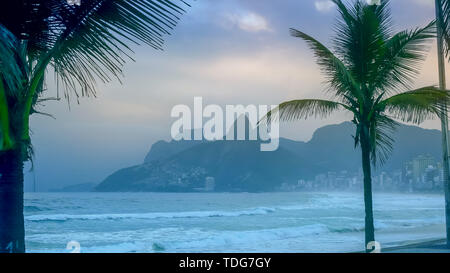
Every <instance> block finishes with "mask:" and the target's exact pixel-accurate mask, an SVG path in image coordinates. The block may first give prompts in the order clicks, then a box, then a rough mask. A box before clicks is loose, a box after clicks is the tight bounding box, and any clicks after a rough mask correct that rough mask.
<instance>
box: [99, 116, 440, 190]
mask: <svg viewBox="0 0 450 273" xmlns="http://www.w3.org/2000/svg"><path fill="white" fill-rule="evenodd" d="M354 130H355V129H354V125H353V124H352V123H350V122H344V123H342V124H338V125H329V126H325V127H322V128H319V129H318V130H317V131H316V132H315V133H314V134H313V137H312V138H311V140H310V141H308V142H302V141H293V140H289V139H284V138H281V139H280V147H279V149H278V150H276V151H274V152H261V151H260V142H259V141H214V142H208V141H184V140H183V141H171V142H165V141H159V142H157V143H155V144H154V145H153V146H152V147H151V149H150V152H149V153H148V154H147V156H146V158H145V162H144V163H143V164H141V165H138V166H133V167H129V168H125V169H122V170H119V171H117V172H115V173H113V174H112V175H110V176H108V177H107V178H106V179H105V180H104V181H103V182H102V183H100V184H99V185H98V186H97V187H96V190H97V191H180V192H186V191H194V190H198V189H200V188H203V187H204V186H205V180H206V179H207V177H213V178H214V181H215V190H216V191H252V192H255V191H271V190H274V189H276V188H279V187H280V185H281V184H283V183H288V184H296V183H297V181H298V180H299V179H310V178H313V177H314V176H315V175H317V174H320V173H326V172H328V171H342V170H347V171H350V172H357V171H358V170H359V169H360V168H361V159H360V151H359V149H355V148H354V142H353V138H352V137H351V136H352V135H353V134H354ZM246 135H248V132H247V133H246ZM440 138H441V134H440V131H438V130H426V129H422V128H419V127H415V126H407V125H401V126H399V128H398V130H397V132H396V133H395V134H394V139H395V141H396V142H395V144H394V151H393V153H392V155H391V157H390V159H389V160H388V161H387V162H386V164H385V165H384V166H383V167H382V168H378V169H376V171H383V170H386V171H392V170H395V169H401V168H402V165H403V164H404V162H406V161H409V160H411V159H413V158H414V157H416V156H418V155H422V154H429V155H431V156H433V157H435V158H436V159H440V158H441V152H440V143H441V141H440Z"/></svg>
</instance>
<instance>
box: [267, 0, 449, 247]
mask: <svg viewBox="0 0 450 273" xmlns="http://www.w3.org/2000/svg"><path fill="white" fill-rule="evenodd" d="M333 2H334V3H335V4H336V5H337V7H338V10H339V13H340V16H339V20H338V22H337V25H336V27H335V29H336V36H335V38H334V39H333V46H334V50H333V51H332V50H330V49H328V48H327V47H326V46H325V45H323V44H322V43H320V42H319V41H317V40H316V39H314V38H313V37H311V36H309V35H307V34H305V33H303V32H301V31H299V30H296V29H291V35H292V36H294V37H298V38H301V39H303V40H304V41H306V43H307V44H308V45H309V47H310V48H311V49H312V50H313V51H314V54H315V57H316V58H317V63H318V64H319V66H320V67H321V70H322V71H323V72H324V74H325V75H326V79H327V81H326V82H327V84H328V87H329V92H328V94H329V95H330V96H331V97H332V100H322V99H304V100H293V101H288V102H284V103H281V104H280V105H279V106H278V107H277V108H276V109H274V110H273V111H271V112H269V113H268V115H267V116H266V119H267V121H268V122H270V120H271V119H273V117H274V115H277V116H278V117H279V119H280V120H282V121H292V120H299V119H304V118H308V117H311V116H315V117H321V118H326V117H328V116H329V115H330V114H332V113H333V112H335V111H337V110H346V111H349V112H350V113H352V114H353V123H354V124H355V129H356V130H355V135H354V136H353V137H354V140H355V147H356V146H360V148H361V152H362V153H361V155H362V168H363V173H364V203H365V243H366V246H368V245H369V243H370V242H373V241H375V229H374V222H373V203H372V177H371V173H372V166H376V165H377V164H382V163H383V162H384V161H385V160H386V159H387V158H388V156H389V153H390V152H391V150H392V145H393V138H392V137H391V134H392V133H393V132H394V130H395V128H396V126H397V125H398V122H397V121H395V120H400V121H403V122H412V123H416V124H419V123H421V122H423V121H424V120H425V119H428V118H433V117H434V116H436V115H437V113H439V112H440V111H441V110H442V107H443V106H444V103H445V102H448V101H449V99H450V97H449V95H448V94H447V92H445V91H441V90H440V89H438V88H435V87H432V86H430V87H423V88H419V89H415V90H411V89H410V88H411V85H412V83H413V80H414V78H415V76H416V75H417V74H418V73H419V70H418V68H419V65H420V63H421V61H422V60H423V59H424V58H425V55H426V52H427V49H428V47H427V42H429V41H430V39H431V38H433V37H435V35H434V34H435V24H434V23H430V24H429V25H427V26H425V27H424V28H417V29H415V30H412V31H401V32H398V33H396V34H393V33H392V21H391V14H390V9H389V1H388V0H382V1H381V4H380V5H368V4H366V1H359V0H358V1H355V3H354V5H353V6H351V7H347V6H346V5H345V4H343V2H342V1H341V0H333ZM330 137H331V136H330ZM367 251H368V250H367Z"/></svg>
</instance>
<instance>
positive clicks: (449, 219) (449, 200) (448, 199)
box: [435, 0, 450, 248]
mask: <svg viewBox="0 0 450 273" xmlns="http://www.w3.org/2000/svg"><path fill="white" fill-rule="evenodd" d="M435 5H436V20H437V30H438V35H437V51H438V65H439V88H440V89H441V90H446V79H445V62H444V43H443V35H442V19H443V17H442V16H443V14H442V2H441V0H435ZM441 130H442V156H443V170H444V177H443V179H444V181H443V182H444V183H443V184H444V192H445V219H446V233H447V247H448V248H450V188H449V187H450V177H449V175H450V166H449V145H448V116H447V106H446V105H445V107H444V108H443V111H442V113H441Z"/></svg>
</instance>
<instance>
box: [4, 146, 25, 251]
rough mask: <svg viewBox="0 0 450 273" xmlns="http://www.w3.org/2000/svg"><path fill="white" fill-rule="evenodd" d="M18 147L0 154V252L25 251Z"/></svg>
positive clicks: (21, 166)
mask: <svg viewBox="0 0 450 273" xmlns="http://www.w3.org/2000/svg"><path fill="white" fill-rule="evenodd" d="M17 146H18V148H15V149H12V150H8V151H4V152H2V154H1V155H0V174H1V177H0V253H5V252H6V253H21V252H25V227H24V217H23V159H24V151H23V148H22V147H21V145H17Z"/></svg>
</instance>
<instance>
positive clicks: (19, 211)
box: [0, 0, 188, 252]
mask: <svg viewBox="0 0 450 273" xmlns="http://www.w3.org/2000/svg"><path fill="white" fill-rule="evenodd" d="M74 2H75V1H67V0H14V1H9V2H8V4H6V3H4V4H5V5H4V6H2V8H1V9H0V38H1V39H0V69H1V70H0V132H1V141H0V144H1V146H0V174H1V176H0V252H24V251H25V240H24V234H25V231H24V218H23V163H24V161H27V160H29V159H30V158H31V155H32V148H31V141H30V130H29V119H30V115H32V114H34V113H40V112H39V111H38V105H39V103H40V102H42V101H45V100H47V99H49V98H45V97H43V96H44V94H45V90H46V89H45V84H44V83H45V75H46V73H48V70H49V68H51V70H50V71H54V74H55V77H56V81H57V85H58V89H61V90H62V91H63V93H64V96H65V97H66V98H67V99H69V98H71V97H75V98H78V97H80V96H93V95H95V92H96V90H97V82H98V81H100V82H109V81H111V80H113V79H120V77H121V76H122V67H123V65H124V64H125V62H126V60H127V59H131V57H130V55H131V53H132V50H131V48H130V46H131V45H133V44H139V43H144V44H147V45H149V46H150V47H152V48H154V49H161V48H162V45H163V36H164V35H166V34H169V31H170V30H171V29H173V27H174V26H175V25H176V23H177V21H178V19H179V16H180V15H181V14H183V13H184V11H185V10H184V9H183V8H184V7H186V6H188V4H187V3H186V2H185V1H183V0H133V1H128V0H89V1H84V0H81V1H80V2H79V3H78V4H77V5H74V4H73V3H74ZM58 94H59V93H58Z"/></svg>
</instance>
